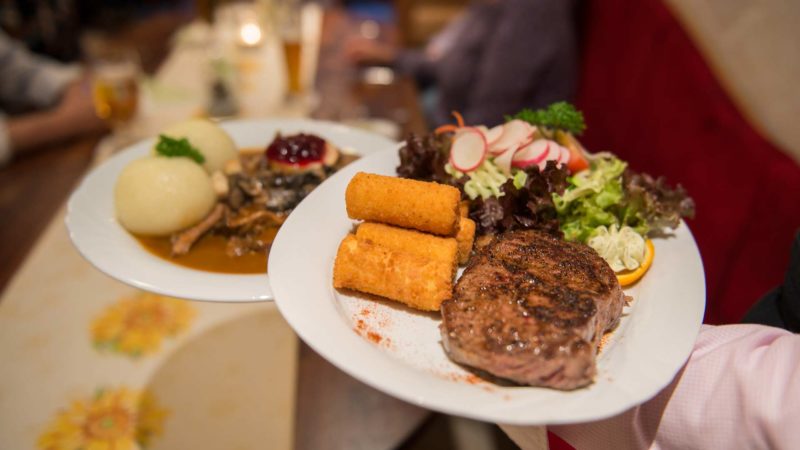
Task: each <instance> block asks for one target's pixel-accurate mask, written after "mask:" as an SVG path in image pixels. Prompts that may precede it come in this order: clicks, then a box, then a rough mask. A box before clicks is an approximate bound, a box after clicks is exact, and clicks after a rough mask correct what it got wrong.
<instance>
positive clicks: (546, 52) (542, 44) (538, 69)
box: [346, 0, 578, 125]
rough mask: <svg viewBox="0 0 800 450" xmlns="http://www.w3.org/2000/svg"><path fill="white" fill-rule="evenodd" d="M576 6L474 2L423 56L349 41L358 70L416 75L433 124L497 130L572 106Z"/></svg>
mask: <svg viewBox="0 0 800 450" xmlns="http://www.w3.org/2000/svg"><path fill="white" fill-rule="evenodd" d="M575 9H576V2H575V1H574V0H474V1H473V2H472V3H470V5H469V6H468V7H467V9H466V10H465V11H464V12H463V13H462V14H461V15H460V16H458V17H457V18H455V19H454V20H453V21H452V22H451V23H450V24H449V25H448V26H447V27H445V28H444V29H443V30H442V31H441V32H439V33H438V34H437V35H436V36H434V37H433V38H432V39H431V40H430V42H429V43H428V44H427V45H426V46H425V47H424V49H421V50H412V49H403V48H398V47H395V46H391V45H388V44H385V43H381V42H378V41H375V40H370V39H355V40H352V41H350V42H348V43H347V46H346V54H347V55H348V57H349V58H350V60H351V61H352V62H354V63H356V64H384V65H390V66H392V67H393V68H394V69H395V70H397V71H398V72H400V73H403V74H407V75H410V76H413V77H414V78H415V79H416V80H417V82H418V84H419V85H420V87H421V88H422V89H426V88H428V90H427V92H426V94H425V95H424V98H423V104H424V108H425V110H426V111H425V112H426V115H427V118H428V120H429V122H430V123H431V124H432V125H440V124H442V123H446V122H450V121H452V118H451V115H450V112H451V111H454V110H455V111H459V112H461V114H462V115H463V116H464V120H465V121H466V122H467V123H473V124H486V125H495V124H498V123H500V122H502V121H503V116H504V115H506V114H513V113H515V112H517V111H519V110H520V109H522V108H526V107H527V108H540V107H544V106H547V105H548V104H550V103H553V102H556V101H559V100H572V98H573V96H574V91H575V85H576V78H577V75H578V73H577V72H578V49H577V36H576V33H577V32H576V24H575Z"/></svg>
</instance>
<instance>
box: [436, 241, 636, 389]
mask: <svg viewBox="0 0 800 450" xmlns="http://www.w3.org/2000/svg"><path fill="white" fill-rule="evenodd" d="M624 301H625V300H624V295H623V293H622V289H621V288H620V286H619V283H618V282H617V278H616V276H615V275H614V272H613V271H612V270H611V268H610V267H609V266H608V264H607V263H606V262H605V261H604V260H603V259H602V258H601V257H600V256H599V255H598V254H597V253H596V252H595V251H594V250H593V249H592V248H591V247H589V246H587V245H583V244H578V243H572V242H566V241H562V240H559V239H556V238H554V237H552V236H550V235H548V234H545V233H542V232H538V231H534V230H519V231H511V232H507V233H504V234H502V235H500V236H499V237H498V238H496V239H495V240H494V242H492V243H491V244H489V245H487V246H486V247H484V248H483V249H482V250H480V251H479V252H478V254H477V255H475V256H474V257H473V258H472V259H471V261H470V263H469V265H468V267H467V268H466V270H465V271H464V274H463V275H462V276H461V278H460V279H459V280H458V283H457V284H456V287H455V291H454V294H453V298H452V299H450V300H446V301H445V302H443V303H442V318H443V321H442V325H441V333H442V343H443V346H444V349H445V351H446V352H447V353H448V355H449V356H450V358H451V359H453V360H454V361H456V362H458V363H462V364H465V365H468V366H471V367H475V368H478V369H481V370H484V371H486V372H489V373H491V374H493V375H495V376H498V377H501V378H506V379H509V380H512V381H515V382H517V383H520V384H529V385H533V386H546V387H551V388H556V389H565V390H566V389H575V388H579V387H582V386H586V385H588V384H590V383H591V382H592V379H593V377H594V375H595V372H596V368H595V356H596V353H597V345H598V343H599V341H600V338H601V337H602V336H603V332H604V331H605V330H607V329H609V328H612V327H613V326H615V325H616V323H617V321H618V320H619V317H620V315H621V314H622V306H623V304H624Z"/></svg>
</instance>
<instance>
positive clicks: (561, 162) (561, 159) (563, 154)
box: [558, 146, 570, 166]
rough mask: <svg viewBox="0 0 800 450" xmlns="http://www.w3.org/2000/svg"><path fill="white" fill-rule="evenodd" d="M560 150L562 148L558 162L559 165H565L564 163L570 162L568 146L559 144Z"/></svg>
mask: <svg viewBox="0 0 800 450" xmlns="http://www.w3.org/2000/svg"><path fill="white" fill-rule="evenodd" d="M558 149H559V150H561V155H560V156H559V157H558V164H559V166H563V165H564V164H569V156H570V154H569V150H567V148H566V147H563V146H559V147H558Z"/></svg>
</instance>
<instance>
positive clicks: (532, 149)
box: [512, 139, 558, 168]
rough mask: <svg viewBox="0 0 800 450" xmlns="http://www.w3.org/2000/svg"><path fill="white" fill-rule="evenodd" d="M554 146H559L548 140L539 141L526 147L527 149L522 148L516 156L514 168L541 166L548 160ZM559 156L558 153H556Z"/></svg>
mask: <svg viewBox="0 0 800 450" xmlns="http://www.w3.org/2000/svg"><path fill="white" fill-rule="evenodd" d="M553 145H557V144H555V143H554V142H552V141H548V140H546V139H537V140H535V141H533V142H531V143H530V144H528V145H526V146H525V147H523V148H521V149H520V150H519V151H518V152H517V154H516V155H514V159H513V161H512V164H513V165H514V167H519V168H525V167H529V166H533V165H535V164H539V163H541V162H542V161H545V160H547V158H548V157H549V155H550V153H552V152H551V148H552V147H553ZM556 154H558V153H556Z"/></svg>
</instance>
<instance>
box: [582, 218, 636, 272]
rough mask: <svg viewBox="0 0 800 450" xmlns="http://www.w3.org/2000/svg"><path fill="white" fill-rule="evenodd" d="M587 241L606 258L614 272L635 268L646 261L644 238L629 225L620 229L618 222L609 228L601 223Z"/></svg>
mask: <svg viewBox="0 0 800 450" xmlns="http://www.w3.org/2000/svg"><path fill="white" fill-rule="evenodd" d="M586 243H587V244H588V245H589V247H592V248H593V249H595V250H596V251H597V253H598V254H599V255H600V256H601V257H602V258H603V259H605V260H606V262H607V263H608V265H609V266H611V269H613V270H614V272H621V271H623V270H635V269H637V268H638V267H639V266H640V265H641V264H642V261H644V254H645V241H644V238H643V237H642V236H641V235H640V234H639V233H637V232H636V230H634V229H633V228H631V227H628V226H623V227H622V228H621V229H618V228H617V225H616V224H614V225H611V226H610V227H608V228H606V227H605V226H603V225H601V226H599V227H597V228H595V230H594V232H593V233H592V237H590V238H589V240H588V241H586Z"/></svg>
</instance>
